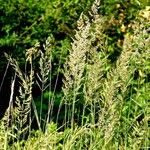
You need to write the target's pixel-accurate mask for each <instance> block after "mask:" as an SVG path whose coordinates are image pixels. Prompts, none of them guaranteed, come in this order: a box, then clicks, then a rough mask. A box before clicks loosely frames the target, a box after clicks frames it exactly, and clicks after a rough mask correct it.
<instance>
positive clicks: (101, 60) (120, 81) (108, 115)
mask: <svg viewBox="0 0 150 150" xmlns="http://www.w3.org/2000/svg"><path fill="white" fill-rule="evenodd" d="M98 7H99V1H98V0H96V1H95V2H94V4H93V6H92V8H91V11H90V12H89V15H87V16H85V15H84V14H81V16H80V18H79V20H78V22H77V24H78V28H77V30H76V34H75V36H74V38H73V42H72V49H70V50H69V55H68V57H67V58H66V62H65V64H64V67H63V68H64V69H63V70H61V71H62V72H63V77H64V78H63V86H62V92H61V94H60V95H59V96H58V95H57V93H56V85H57V78H56V82H55V84H54V85H53V87H52V84H51V83H52V78H51V76H52V75H51V71H52V69H53V67H52V58H53V55H52V54H53V49H52V48H51V45H50V43H51V38H50V37H49V38H48V39H47V41H46V44H45V45H44V49H45V51H44V52H43V51H40V50H39V49H38V44H37V45H35V47H33V48H31V49H28V50H27V51H26V66H25V71H22V70H21V69H20V67H19V64H18V63H17V61H16V60H15V59H13V58H11V57H10V56H9V55H7V54H6V57H7V58H8V60H9V62H10V64H11V65H12V67H13V68H14V70H15V72H16V73H15V75H14V77H13V78H12V84H11V97H10V103H9V107H8V109H7V111H6V113H5V116H4V117H3V119H2V120H0V149H5V150H6V149H12V150H16V149H25V150H28V149H45V150H47V149H50V150H54V149H57V150H61V149H62V150H76V149H89V150H113V149H114V150H117V149H119V150H132V149H133V150H134V149H136V150H138V149H139V150H140V149H148V147H150V143H149V140H150V135H149V132H150V130H149V119H150V117H149V116H150V106H149V102H150V94H149V93H150V74H149V73H150V49H149V47H150V37H149V31H150V27H149V23H150V20H149V17H147V16H148V15H150V10H149V9H150V8H149V7H147V8H146V9H145V10H142V11H140V12H139V15H138V16H137V18H135V20H134V21H133V22H132V23H131V24H130V27H131V29H132V31H131V32H130V33H129V32H128V33H126V34H125V35H124V41H123V45H122V51H121V54H120V55H119V56H118V59H117V60H116V61H115V62H113V63H112V62H111V60H110V59H109V53H108V51H107V48H108V45H107V38H106V37H107V35H106V34H105V30H106V29H107V27H108V26H107V25H106V24H107V22H108V20H107V17H105V16H102V15H100V14H99V13H98ZM34 60H36V61H37V60H38V62H39V71H38V73H37V72H35V71H34V63H33V62H34ZM59 69H60V68H58V74H59V72H60V70H59ZM16 77H17V78H19V82H20V87H19V95H18V96H17V97H14V86H15V80H16ZM35 84H36V85H37V86H38V87H39V88H40V91H41V93H40V98H39V99H38V101H37V100H36V99H35V98H34V97H33V95H32V88H33V85H35ZM46 93H47V95H46V97H47V98H48V100H47V103H46V104H45V102H44V101H45V99H44V98H45V94H46ZM13 101H15V106H13ZM56 106H57V109H56ZM45 111H47V112H45ZM33 122H36V124H37V128H38V129H37V130H33V128H32V124H33Z"/></svg>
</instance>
